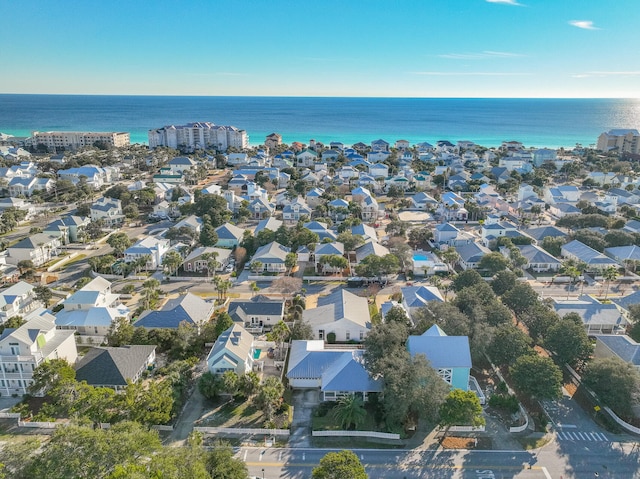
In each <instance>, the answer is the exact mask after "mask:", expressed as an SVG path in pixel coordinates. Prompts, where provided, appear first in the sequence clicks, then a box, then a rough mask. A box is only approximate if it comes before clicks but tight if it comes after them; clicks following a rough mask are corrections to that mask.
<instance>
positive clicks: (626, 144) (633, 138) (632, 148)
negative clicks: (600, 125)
mask: <svg viewBox="0 0 640 479" xmlns="http://www.w3.org/2000/svg"><path fill="white" fill-rule="evenodd" d="M597 148H598V150H600V151H609V150H615V149H617V150H618V152H619V153H633V154H636V155H638V154H640V132H638V130H632V129H622V128H618V129H615V130H609V131H607V132H604V133H602V134H601V135H600V136H599V137H598V146H597Z"/></svg>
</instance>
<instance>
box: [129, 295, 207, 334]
mask: <svg viewBox="0 0 640 479" xmlns="http://www.w3.org/2000/svg"><path fill="white" fill-rule="evenodd" d="M214 311H215V303H214V302H213V301H206V300H204V299H202V298H199V297H198V296H196V295H194V294H191V293H187V294H184V295H182V296H179V297H177V298H173V299H170V300H169V301H167V302H166V303H165V305H164V306H163V307H162V308H161V309H160V310H158V311H145V312H143V313H142V314H141V315H140V318H139V319H138V321H136V322H135V324H134V326H136V327H143V328H147V329H156V328H162V329H178V326H180V324H181V323H186V324H189V325H192V326H195V327H200V326H202V325H203V324H204V323H206V322H207V321H209V320H210V319H211V316H212V315H213V312H214Z"/></svg>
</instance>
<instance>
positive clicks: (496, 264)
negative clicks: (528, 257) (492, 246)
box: [478, 251, 510, 276]
mask: <svg viewBox="0 0 640 479" xmlns="http://www.w3.org/2000/svg"><path fill="white" fill-rule="evenodd" d="M509 265H510V263H509V260H508V259H507V258H505V257H504V256H502V254H501V253H498V252H497V251H494V252H493V253H488V254H485V255H484V256H483V257H482V259H481V260H480V262H479V263H478V269H479V270H481V271H486V272H487V273H488V274H489V275H490V276H493V275H494V274H496V273H498V272H499V271H504V270H505V269H508V268H509Z"/></svg>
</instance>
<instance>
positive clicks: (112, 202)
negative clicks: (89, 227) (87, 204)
mask: <svg viewBox="0 0 640 479" xmlns="http://www.w3.org/2000/svg"><path fill="white" fill-rule="evenodd" d="M90 211H91V212H90V216H91V221H98V220H102V221H103V222H104V224H105V226H107V227H109V228H113V227H116V226H118V225H121V224H122V223H123V222H124V214H123V213H122V203H121V202H120V200H118V199H116V198H107V197H102V198H100V199H98V200H97V201H96V202H94V203H93V204H92V205H91V209H90Z"/></svg>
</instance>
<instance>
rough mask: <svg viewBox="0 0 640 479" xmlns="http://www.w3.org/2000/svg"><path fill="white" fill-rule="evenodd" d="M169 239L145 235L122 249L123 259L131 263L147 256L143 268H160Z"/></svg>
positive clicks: (167, 249)
mask: <svg viewBox="0 0 640 479" xmlns="http://www.w3.org/2000/svg"><path fill="white" fill-rule="evenodd" d="M170 246H171V241H169V240H168V239H165V238H159V237H157V236H147V237H145V238H141V239H139V240H138V241H136V242H135V243H134V244H133V245H131V246H130V247H128V248H127V249H126V250H124V261H125V262H126V263H131V262H132V261H136V260H137V259H139V258H145V257H146V258H147V264H146V265H145V269H147V270H152V269H159V268H162V259H163V258H164V255H165V254H166V253H167V251H169V247H170Z"/></svg>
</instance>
